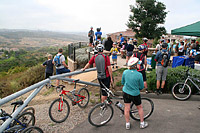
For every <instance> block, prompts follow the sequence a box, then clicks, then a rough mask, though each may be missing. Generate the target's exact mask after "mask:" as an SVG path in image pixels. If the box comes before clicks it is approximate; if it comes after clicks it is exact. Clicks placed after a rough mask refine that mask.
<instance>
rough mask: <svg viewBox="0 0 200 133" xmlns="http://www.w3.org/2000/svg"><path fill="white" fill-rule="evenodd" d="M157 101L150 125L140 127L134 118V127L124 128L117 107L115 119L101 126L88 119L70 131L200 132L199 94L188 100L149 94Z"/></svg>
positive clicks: (72, 132)
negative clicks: (93, 124)
mask: <svg viewBox="0 0 200 133" xmlns="http://www.w3.org/2000/svg"><path fill="white" fill-rule="evenodd" d="M146 96H147V97H150V98H151V100H153V102H154V112H153V114H152V115H151V117H150V118H148V119H147V120H146V121H147V122H148V123H149V126H148V127H147V128H145V129H140V128H139V122H138V121H135V120H132V119H131V129H130V130H126V129H125V119H124V116H123V117H120V111H119V109H117V108H116V107H114V106H113V107H114V116H113V118H112V120H111V121H110V122H109V123H107V124H106V125H105V126H102V127H98V128H97V127H94V126H92V125H90V124H89V122H88V120H85V121H84V122H83V123H81V124H79V125H78V126H76V127H75V128H74V129H73V130H72V131H71V132H70V133H129V132H134V133H140V132H142V133H199V132H200V109H198V108H197V107H198V106H199V105H200V96H193V97H192V98H191V99H189V100H188V101H177V100H175V99H173V98H171V96H170V95H161V96H156V95H155V94H150V95H149V94H148V95H146Z"/></svg>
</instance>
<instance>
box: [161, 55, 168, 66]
mask: <svg viewBox="0 0 200 133" xmlns="http://www.w3.org/2000/svg"><path fill="white" fill-rule="evenodd" d="M161 56H162V60H161V65H162V66H163V67H167V66H168V62H169V57H168V52H161Z"/></svg>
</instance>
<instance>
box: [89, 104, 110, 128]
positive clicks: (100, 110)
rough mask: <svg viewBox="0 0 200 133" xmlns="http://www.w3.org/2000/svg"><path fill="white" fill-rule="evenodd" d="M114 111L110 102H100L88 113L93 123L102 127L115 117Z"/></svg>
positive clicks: (90, 121)
mask: <svg viewBox="0 0 200 133" xmlns="http://www.w3.org/2000/svg"><path fill="white" fill-rule="evenodd" d="M113 114H114V111H113V107H112V106H111V105H110V104H105V103H99V104H97V105H96V106H94V108H92V110H91V111H90V112H89V114H88V121H89V123H90V124H91V125H93V126H96V127H100V126H103V125H105V124H106V123H108V122H109V121H110V120H111V119H112V117H113Z"/></svg>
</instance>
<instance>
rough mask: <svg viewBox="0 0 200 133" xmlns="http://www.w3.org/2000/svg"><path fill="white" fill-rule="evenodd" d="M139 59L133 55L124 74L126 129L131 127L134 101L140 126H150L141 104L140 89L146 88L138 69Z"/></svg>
mask: <svg viewBox="0 0 200 133" xmlns="http://www.w3.org/2000/svg"><path fill="white" fill-rule="evenodd" d="M138 61H139V59H138V58H136V57H131V58H130V59H129V61H128V67H129V69H127V70H125V71H124V72H123V75H122V81H121V82H122V85H123V99H124V105H125V109H124V115H125V120H126V129H130V105H131V102H134V104H135V105H136V107H137V109H138V111H139V116H140V128H142V129H143V128H145V127H147V126H148V123H147V122H144V118H143V117H144V115H143V108H142V105H141V96H140V90H142V89H143V88H144V83H143V77H142V74H141V73H139V72H138V71H137V63H138Z"/></svg>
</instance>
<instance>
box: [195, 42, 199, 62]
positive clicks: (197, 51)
mask: <svg viewBox="0 0 200 133" xmlns="http://www.w3.org/2000/svg"><path fill="white" fill-rule="evenodd" d="M194 62H195V64H199V63H200V45H199V42H198V41H196V56H195V58H194Z"/></svg>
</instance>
